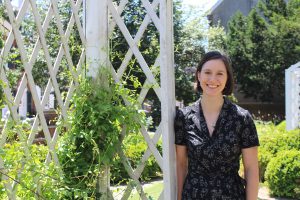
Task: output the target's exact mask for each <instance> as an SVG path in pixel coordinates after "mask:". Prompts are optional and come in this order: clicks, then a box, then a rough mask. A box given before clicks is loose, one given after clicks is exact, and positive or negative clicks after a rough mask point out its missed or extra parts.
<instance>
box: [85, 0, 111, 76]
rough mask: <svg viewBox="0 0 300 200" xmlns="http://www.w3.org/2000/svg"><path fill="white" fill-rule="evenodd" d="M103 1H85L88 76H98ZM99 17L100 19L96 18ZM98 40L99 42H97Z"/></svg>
mask: <svg viewBox="0 0 300 200" xmlns="http://www.w3.org/2000/svg"><path fill="white" fill-rule="evenodd" d="M105 1H106V0H105ZM101 2H102V1H98V0H86V2H85V15H86V16H85V38H86V62H87V67H88V71H87V76H90V77H96V74H97V70H98V67H99V64H100V58H99V56H100V52H101V46H100V41H101V38H100V37H101V29H102V27H101V26H100V23H99V20H100V18H101V16H102V14H101V13H102V12H100V11H102V10H101V9H102V7H101V6H103V5H102V4H101ZM95 19H98V20H95ZM97 41H98V42H97Z"/></svg>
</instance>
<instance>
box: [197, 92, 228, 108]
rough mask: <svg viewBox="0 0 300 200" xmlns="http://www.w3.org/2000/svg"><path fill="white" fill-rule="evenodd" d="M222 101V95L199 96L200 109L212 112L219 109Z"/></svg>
mask: <svg viewBox="0 0 300 200" xmlns="http://www.w3.org/2000/svg"><path fill="white" fill-rule="evenodd" d="M223 103H224V98H223V96H222V95H220V96H213V97H211V96H206V95H202V97H201V106H202V109H204V110H206V111H208V112H213V111H217V112H218V111H220V110H221V108H222V106H223Z"/></svg>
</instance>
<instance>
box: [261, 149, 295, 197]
mask: <svg viewBox="0 0 300 200" xmlns="http://www.w3.org/2000/svg"><path fill="white" fill-rule="evenodd" d="M265 177H266V181H267V183H268V185H269V189H270V191H271V194H272V195H274V196H280V197H291V198H300V192H299V191H300V185H299V181H300V151H299V150H296V149H293V150H287V151H282V152H280V154H278V156H277V157H275V158H273V159H271V161H270V163H269V164H268V166H267V169H266V174H265Z"/></svg>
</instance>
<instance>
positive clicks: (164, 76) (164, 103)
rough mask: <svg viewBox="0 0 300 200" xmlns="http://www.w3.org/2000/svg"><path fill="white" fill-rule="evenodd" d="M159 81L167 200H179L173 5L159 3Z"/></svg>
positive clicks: (171, 3)
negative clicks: (177, 198) (175, 130)
mask: <svg viewBox="0 0 300 200" xmlns="http://www.w3.org/2000/svg"><path fill="white" fill-rule="evenodd" d="M159 15H160V20H161V27H160V28H161V33H160V45H161V46H160V49H161V50H160V80H161V88H162V91H164V92H163V93H162V98H161V116H162V119H161V120H162V123H161V124H162V137H163V159H164V162H163V177H164V199H166V200H169V199H176V176H175V145H174V128H173V120H174V115H175V79H174V74H175V73H174V56H173V2H172V0H161V3H160V11H159Z"/></svg>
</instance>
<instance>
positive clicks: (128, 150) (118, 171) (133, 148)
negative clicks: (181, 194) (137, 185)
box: [111, 133, 162, 184]
mask: <svg viewBox="0 0 300 200" xmlns="http://www.w3.org/2000/svg"><path fill="white" fill-rule="evenodd" d="M123 145H124V149H123V150H124V154H125V155H126V157H127V158H128V159H129V162H130V165H131V166H132V168H133V169H135V168H136V167H137V166H138V165H139V164H140V161H141V159H142V156H143V154H144V153H145V151H146V150H147V147H148V146H147V143H146V141H145V140H144V138H143V136H142V135H141V134H135V133H132V134H129V135H128V136H127V137H125V139H124V141H123ZM157 148H158V150H159V151H160V153H161V149H162V143H161V140H159V141H158V143H157ZM160 174H161V169H160V167H159V165H158V164H157V162H156V160H155V158H154V156H153V155H151V156H150V157H149V159H148V160H147V161H146V165H145V168H144V170H143V173H142V174H141V177H140V180H141V181H148V180H150V179H152V178H157V177H159V176H160ZM129 179H130V177H129V175H128V173H127V172H126V170H125V167H124V166H123V164H122V162H121V158H120V157H119V156H116V157H115V158H114V162H113V164H112V166H111V180H112V184H120V183H124V182H127V181H129Z"/></svg>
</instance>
